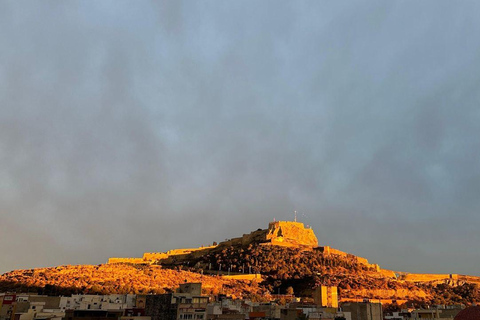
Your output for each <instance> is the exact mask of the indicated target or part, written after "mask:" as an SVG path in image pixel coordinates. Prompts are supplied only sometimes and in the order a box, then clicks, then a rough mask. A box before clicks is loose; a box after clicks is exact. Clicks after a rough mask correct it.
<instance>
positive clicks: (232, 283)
mask: <svg viewBox="0 0 480 320" xmlns="http://www.w3.org/2000/svg"><path fill="white" fill-rule="evenodd" d="M185 281H187V282H202V284H203V286H202V288H203V290H204V293H206V294H218V293H221V292H223V293H226V294H230V295H233V296H235V297H253V298H255V297H257V296H263V295H265V294H267V292H266V291H265V289H264V288H262V287H260V286H259V285H258V283H257V282H256V281H242V280H232V279H227V278H222V277H214V276H207V275H202V274H199V273H193V272H188V271H177V270H170V269H164V268H162V267H161V266H148V265H128V264H106V265H98V266H92V265H79V266H59V267H53V268H39V269H28V270H15V271H11V272H7V273H5V274H3V275H1V276H0V292H8V291H11V292H39V293H42V294H50V295H69V294H73V293H91V294H107V293H137V294H148V293H165V292H172V291H174V290H175V288H177V287H178V286H179V284H181V283H184V282H185Z"/></svg>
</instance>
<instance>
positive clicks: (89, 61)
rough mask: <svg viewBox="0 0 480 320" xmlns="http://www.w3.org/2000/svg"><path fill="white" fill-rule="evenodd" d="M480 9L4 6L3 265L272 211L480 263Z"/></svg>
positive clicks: (385, 256)
mask: <svg viewBox="0 0 480 320" xmlns="http://www.w3.org/2000/svg"><path fill="white" fill-rule="evenodd" d="M479 16H480V3H479V2H478V1H438V0H434V1H384V0H382V1H344V2H340V1H301V2H300V1H290V2H286V1H251V2H248V1H236V2H234V1H217V2H213V1H197V2H193V1H191V2H180V1H169V2H164V3H161V2H158V1H152V2H148V1H126V2H124V1H101V2H99V1H78V2H74V1H70V2H64V1H42V2H34V1H30V2H21V1H0V110H1V112H0V218H1V222H0V272H6V271H9V270H12V269H16V268H33V267H41V266H55V265H63V264H100V263H104V262H105V261H106V260H107V259H108V258H109V257H113V256H119V257H122V256H126V257H137V256H141V255H142V254H143V252H145V251H166V250H169V249H174V248H182V247H195V246H200V245H207V244H211V243H212V242H213V241H217V242H218V241H222V240H224V239H225V238H231V237H235V236H240V235H242V234H243V233H249V232H250V231H252V230H256V229H258V228H266V227H267V225H268V222H269V221H271V220H273V219H274V218H275V219H277V220H293V211H294V210H297V211H298V212H299V220H301V221H302V222H304V223H305V224H308V225H311V226H312V228H313V229H314V231H315V233H316V235H317V237H318V239H319V242H320V245H330V246H332V247H334V248H337V249H340V250H343V251H347V252H350V253H353V254H356V255H359V256H363V257H366V258H367V259H369V260H370V261H371V262H373V263H379V264H380V265H381V266H382V267H384V268H389V269H394V270H400V271H409V272H432V273H437V272H443V273H462V274H474V275H480V272H479V271H478V263H479V261H480V252H479V250H478V248H477V247H476V246H477V245H478V243H479V242H480V233H479V232H478V226H479V224H480V214H479V213H480V90H479V88H480V40H479V38H478V36H479V34H480V19H478V17H479Z"/></svg>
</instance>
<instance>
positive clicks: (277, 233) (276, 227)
mask: <svg viewBox="0 0 480 320" xmlns="http://www.w3.org/2000/svg"><path fill="white" fill-rule="evenodd" d="M266 240H267V241H270V242H271V243H272V244H274V245H286V246H304V247H311V248H315V247H318V240H317V237H316V236H315V233H313V230H312V229H308V228H305V226H304V225H303V223H301V222H291V221H274V222H270V223H269V224H268V233H267V235H266Z"/></svg>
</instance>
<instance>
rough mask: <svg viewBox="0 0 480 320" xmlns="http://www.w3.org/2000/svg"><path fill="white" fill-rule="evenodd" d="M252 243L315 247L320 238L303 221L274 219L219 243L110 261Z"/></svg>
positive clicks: (139, 260)
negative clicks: (262, 225) (239, 235)
mask: <svg viewBox="0 0 480 320" xmlns="http://www.w3.org/2000/svg"><path fill="white" fill-rule="evenodd" d="M252 243H259V244H261V245H276V246H287V247H300V248H304V249H313V248H316V247H318V240H317V237H316V236H315V233H313V230H312V229H310V228H305V226H304V224H303V223H301V222H292V221H273V222H270V223H269V224H268V229H258V230H257V231H253V232H251V233H249V234H244V235H243V236H241V237H238V238H232V239H229V240H226V241H223V242H220V243H219V244H218V245H213V246H209V247H200V248H190V249H175V250H170V251H167V252H146V253H144V254H143V257H142V258H110V259H109V260H108V263H135V264H140V263H153V262H155V261H157V260H163V259H167V258H169V257H171V256H181V255H187V254H199V255H201V254H203V253H205V251H207V250H214V249H216V248H224V247H229V246H248V245H250V244H252Z"/></svg>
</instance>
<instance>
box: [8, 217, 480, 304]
mask: <svg viewBox="0 0 480 320" xmlns="http://www.w3.org/2000/svg"><path fill="white" fill-rule="evenodd" d="M109 262H110V263H109V264H107V265H99V266H62V267H56V268H45V269H31V270H18V271H12V272H9V273H6V274H4V275H2V276H1V277H0V291H17V292H18V291H39V292H41V293H46V294H69V293H78V292H82V293H162V292H167V291H172V290H173V289H174V288H176V287H177V286H178V285H179V284H180V283H182V282H184V281H185V280H186V281H189V282H202V283H203V287H204V288H205V293H213V294H216V293H219V292H223V293H227V294H231V295H233V296H235V297H250V298H253V299H261V298H263V299H267V300H268V299H269V294H270V293H278V292H280V293H286V292H287V288H289V290H291V289H290V288H292V289H293V291H294V293H295V294H296V295H297V296H303V297H311V294H312V290H313V289H314V288H315V287H317V286H319V285H334V286H338V289H339V297H340V298H341V299H342V300H344V301H348V300H354V299H355V300H356V299H363V298H370V299H381V300H382V301H383V302H392V301H397V302H400V303H405V302H408V303H409V304H411V303H415V304H417V305H422V304H432V303H435V304H440V303H441V304H455V303H464V304H471V303H473V302H480V292H479V289H478V284H479V283H480V278H478V277H471V276H461V275H456V274H443V275H442V274H425V275H423V274H422V275H421V274H409V273H402V272H393V271H390V270H382V269H381V268H380V266H378V265H377V264H370V263H369V262H368V260H367V259H365V258H361V257H357V256H354V255H352V254H348V253H345V252H342V251H339V250H336V249H333V248H330V247H327V246H325V247H319V246H318V243H317V238H316V236H315V234H314V233H313V231H312V230H311V229H310V228H308V227H307V228H305V226H304V225H303V224H302V223H297V222H287V221H281V222H272V223H270V224H269V228H268V229H264V230H262V229H258V230H257V231H253V232H251V233H250V234H244V235H243V236H242V237H239V238H232V239H229V240H227V241H224V242H221V243H220V244H216V243H214V244H213V245H212V246H209V247H201V248H195V249H177V250H171V251H168V252H164V253H162V252H160V253H145V254H144V256H143V257H142V258H112V259H110V261H109ZM252 274H261V279H260V280H259V279H255V280H252V276H251V275H252ZM227 275H228V276H229V277H227ZM232 277H237V278H244V279H245V280H234V279H232ZM260 281H261V282H260Z"/></svg>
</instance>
